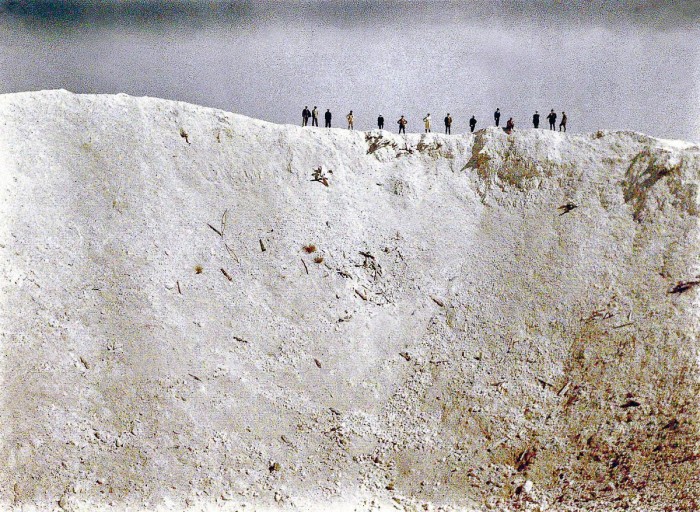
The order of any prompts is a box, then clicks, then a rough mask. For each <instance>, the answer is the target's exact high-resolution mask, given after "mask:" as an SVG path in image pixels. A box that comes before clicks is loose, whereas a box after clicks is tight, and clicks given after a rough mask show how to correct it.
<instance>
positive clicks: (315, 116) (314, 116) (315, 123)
mask: <svg viewBox="0 0 700 512" xmlns="http://www.w3.org/2000/svg"><path fill="white" fill-rule="evenodd" d="M311 126H316V127H318V109H317V108H316V105H314V109H313V110H312V111H311Z"/></svg>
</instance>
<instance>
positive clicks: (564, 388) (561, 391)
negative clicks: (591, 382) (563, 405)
mask: <svg viewBox="0 0 700 512" xmlns="http://www.w3.org/2000/svg"><path fill="white" fill-rule="evenodd" d="M569 386H571V381H570V380H567V381H566V383H565V384H564V385H563V386H562V387H561V388H559V391H557V396H561V395H565V394H566V392H567V391H568V390H569Z"/></svg>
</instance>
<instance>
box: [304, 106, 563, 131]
mask: <svg viewBox="0 0 700 512" xmlns="http://www.w3.org/2000/svg"><path fill="white" fill-rule="evenodd" d="M301 117H302V124H301V125H302V126H308V124H309V119H311V126H318V108H317V107H316V106H314V108H313V110H309V107H308V106H306V107H304V110H303V111H302V113H301ZM332 119H333V115H332V114H331V110H330V109H327V110H326V113H325V121H326V125H325V126H326V128H330V127H331V120H332ZM345 119H346V120H347V122H348V129H349V130H353V129H354V122H355V116H354V115H353V113H352V110H351V111H350V113H349V114H348V115H347V116H345ZM493 119H494V122H495V123H496V126H499V125H500V122H501V109H500V108H497V109H496V111H495V112H494V113H493ZM547 120H548V121H549V129H550V130H556V124H557V113H556V112H554V109H552V111H551V112H550V113H549V115H548V116H547ZM566 121H567V117H566V112H562V113H561V121H560V122H559V131H560V132H561V131H566ZM397 123H398V125H399V133H404V134H405V133H406V125H407V124H408V120H407V119H406V118H405V117H404V116H401V118H400V119H399V120H398V121H397ZM476 123H477V121H476V117H475V116H472V117H471V119H469V130H470V131H471V132H474V129H475V128H476ZM423 124H424V127H425V133H430V132H431V124H432V120H431V118H430V113H428V115H426V116H425V117H424V118H423ZM532 125H533V126H534V127H535V128H539V127H540V113H539V111H537V110H536V111H535V113H534V114H533V116H532ZM377 126H378V127H379V129H380V130H383V129H384V116H383V115H381V114H379V117H378V118H377ZM513 128H515V121H513V118H512V117H511V118H510V119H508V121H507V123H506V126H505V128H504V130H505V131H507V132H510V131H512V130H513ZM445 133H447V134H451V133H452V116H451V115H450V114H449V112H448V113H447V115H446V116H445Z"/></svg>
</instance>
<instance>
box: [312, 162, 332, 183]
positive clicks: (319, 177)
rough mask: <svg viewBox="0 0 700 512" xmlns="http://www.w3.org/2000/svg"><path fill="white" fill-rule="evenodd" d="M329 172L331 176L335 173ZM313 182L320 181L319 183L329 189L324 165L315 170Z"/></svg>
mask: <svg viewBox="0 0 700 512" xmlns="http://www.w3.org/2000/svg"><path fill="white" fill-rule="evenodd" d="M328 172H329V173H331V174H332V173H333V171H330V170H329V171H328ZM311 181H318V182H319V183H323V184H324V185H325V186H327V187H328V186H329V183H328V178H327V177H326V175H325V174H324V173H323V166H322V165H319V166H318V168H316V169H314V172H313V178H312V180H311Z"/></svg>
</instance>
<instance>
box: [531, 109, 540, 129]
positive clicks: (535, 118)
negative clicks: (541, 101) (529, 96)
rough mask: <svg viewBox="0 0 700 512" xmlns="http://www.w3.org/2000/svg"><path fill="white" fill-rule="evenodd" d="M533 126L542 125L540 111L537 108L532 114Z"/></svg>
mask: <svg viewBox="0 0 700 512" xmlns="http://www.w3.org/2000/svg"><path fill="white" fill-rule="evenodd" d="M532 126H534V127H535V128H539V127H540V113H539V112H538V111H537V110H535V113H534V114H533V116H532Z"/></svg>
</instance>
